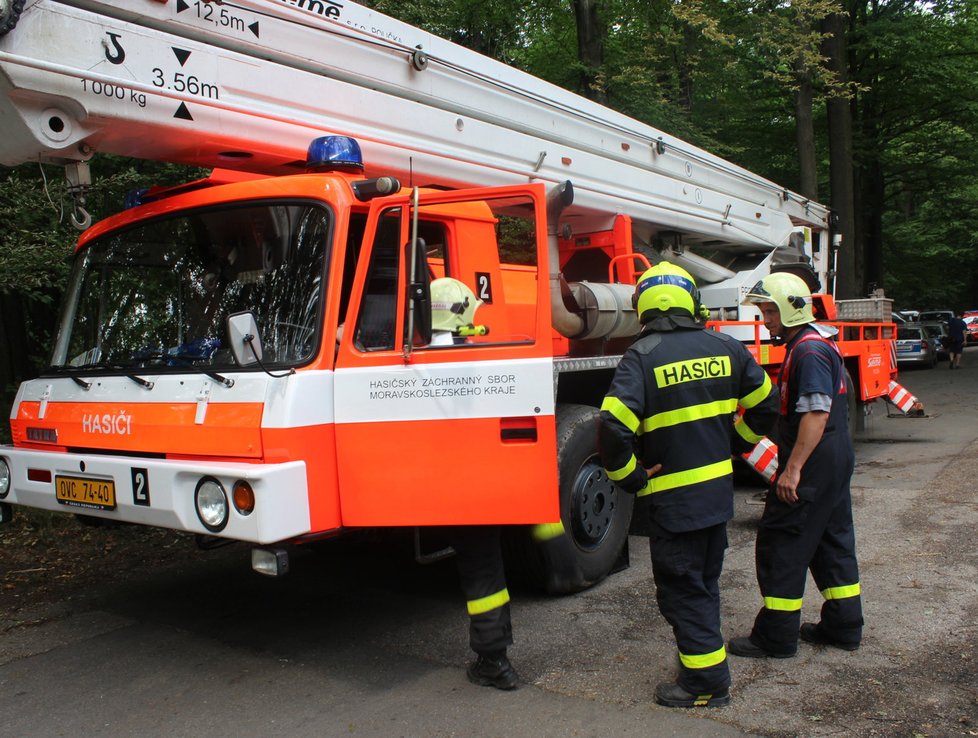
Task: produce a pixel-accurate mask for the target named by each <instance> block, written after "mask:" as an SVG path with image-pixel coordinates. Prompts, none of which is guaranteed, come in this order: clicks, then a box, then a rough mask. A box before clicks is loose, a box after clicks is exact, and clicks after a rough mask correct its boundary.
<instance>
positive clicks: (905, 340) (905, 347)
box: [896, 323, 937, 369]
mask: <svg viewBox="0 0 978 738" xmlns="http://www.w3.org/2000/svg"><path fill="white" fill-rule="evenodd" d="M935 344H936V342H935V341H934V339H933V338H932V337H931V336H930V335H928V333H927V331H926V329H925V328H924V326H922V325H921V324H920V323H904V324H903V325H900V326H897V337H896V356H897V364H900V365H908V366H909V365H916V366H925V367H927V368H929V369H932V368H933V367H935V366H937V346H936V345H935Z"/></svg>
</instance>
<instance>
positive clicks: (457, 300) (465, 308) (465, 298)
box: [431, 277, 482, 331]
mask: <svg viewBox="0 0 978 738" xmlns="http://www.w3.org/2000/svg"><path fill="white" fill-rule="evenodd" d="M481 304H482V301H481V300H478V299H476V296H475V294H473V292H472V290H470V289H469V288H468V287H467V286H466V285H465V284H464V283H463V282H460V281H458V280H457V279H452V278H451V277H440V278H439V279H435V280H433V281H432V282H431V327H432V329H433V330H436V331H456V330H458V329H459V328H463V327H465V326H467V325H472V321H473V319H474V318H475V311H476V308H478V307H479V306H480V305H481Z"/></svg>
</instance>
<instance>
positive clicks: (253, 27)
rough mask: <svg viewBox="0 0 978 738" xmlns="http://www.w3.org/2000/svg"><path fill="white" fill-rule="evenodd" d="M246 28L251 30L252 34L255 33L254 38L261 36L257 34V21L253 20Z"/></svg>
mask: <svg viewBox="0 0 978 738" xmlns="http://www.w3.org/2000/svg"><path fill="white" fill-rule="evenodd" d="M248 30H249V31H251V32H252V33H253V34H255V38H261V36H260V35H259V34H258V30H259V29H258V21H255V22H254V23H252V24H251V25H250V26H248Z"/></svg>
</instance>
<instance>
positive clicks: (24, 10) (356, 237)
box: [0, 0, 920, 591]
mask: <svg viewBox="0 0 978 738" xmlns="http://www.w3.org/2000/svg"><path fill="white" fill-rule="evenodd" d="M6 5H7V11H6V14H5V17H3V18H0V33H2V36H0V123H2V128H3V136H2V137H0V163H2V164H4V165H8V166H13V165H17V164H21V163H24V162H28V161H40V162H43V163H54V164H61V165H64V166H65V167H66V174H67V176H68V179H69V185H70V191H71V192H72V193H73V195H74V197H75V203H74V213H73V220H74V221H75V222H76V224H77V225H78V226H79V228H84V229H85V230H84V232H83V233H82V234H81V237H80V239H79V241H78V245H77V249H76V253H75V258H74V266H73V269H72V272H71V276H70V280H69V283H68V285H67V289H66V293H65V298H64V305H63V309H62V317H61V322H60V327H59V330H58V333H57V337H56V340H55V344H54V346H53V347H52V350H51V365H50V366H49V367H48V368H46V369H45V370H44V371H43V372H42V373H41V375H40V376H39V377H38V378H37V379H33V380H30V381H26V382H24V383H23V384H22V385H21V386H20V388H19V390H18V392H17V395H16V398H15V401H14V403H13V407H12V408H11V410H10V423H11V428H12V436H13V443H12V445H10V446H2V447H0V517H2V518H3V519H5V520H9V519H10V517H11V514H12V511H13V509H14V507H15V506H18V505H20V506H26V507H33V508H41V509H45V510H55V511H63V512H69V513H76V514H80V515H85V516H91V517H94V518H104V519H110V520H116V521H124V522H128V523H139V524H144V525H149V526H159V527H164V528H171V529H176V530H181V531H187V532H191V533H196V534H199V535H200V536H201V537H202V538H201V540H213V539H228V540H237V541H243V542H247V543H249V544H252V546H253V557H252V560H253V564H254V566H255V568H256V569H257V570H259V571H262V572H264V573H281V572H282V571H283V570H284V569H285V567H286V566H287V551H288V545H290V544H299V543H302V542H305V541H311V540H316V539H320V538H324V537H329V536H334V535H338V534H341V533H343V532H347V531H352V530H357V529H364V528H370V529H373V528H408V529H410V528H415V529H417V531H419V532H420V533H419V535H424V534H425V532H426V531H430V529H431V527H433V526H444V525H479V524H503V525H506V526H512V527H511V528H508V529H507V530H508V531H509V533H510V534H511V539H512V540H511V543H512V546H511V549H512V550H513V551H514V552H515V554H514V555H515V557H516V559H517V560H518V561H519V562H520V565H522V566H524V567H525V568H526V570H527V571H528V572H530V573H531V575H532V576H533V577H534V578H535V579H536V580H537V581H538V582H539V583H540V584H541V585H543V586H545V587H549V588H550V589H551V590H555V589H556V590H561V591H571V590H574V589H580V588H582V587H585V586H588V585H589V584H591V583H593V582H596V581H598V580H599V579H601V578H602V577H603V576H605V575H606V574H608V573H609V572H610V571H611V570H612V569H613V567H614V566H615V564H616V562H618V561H619V560H620V558H621V555H622V551H623V549H624V547H625V545H626V543H627V535H628V532H629V527H630V523H631V514H632V509H633V498H632V497H630V496H628V495H626V494H624V493H622V492H621V491H619V490H618V489H617V488H616V487H615V485H614V483H613V482H612V481H611V480H609V479H608V477H607V475H606V474H605V472H604V471H603V470H602V468H601V465H600V462H599V460H598V457H597V448H596V443H597V438H596V423H597V416H598V407H599V406H600V404H601V401H602V398H603V397H604V395H605V393H606V390H607V388H608V385H609V383H610V380H611V377H612V375H613V373H614V370H615V367H616V366H617V362H618V360H619V358H620V357H621V355H622V353H623V352H624V350H625V349H626V348H627V347H628V345H629V344H630V342H631V341H632V340H633V339H634V337H635V336H636V335H637V333H638V331H639V328H640V326H639V323H638V320H637V317H636V315H635V312H634V308H633V307H632V304H631V295H632V291H633V289H634V284H635V279H636V276H637V275H639V274H641V273H642V272H643V271H644V270H645V269H647V268H648V267H649V266H650V265H651V264H655V263H658V262H659V261H663V260H665V261H669V262H673V263H675V264H677V265H679V266H682V267H683V268H685V269H686V270H687V271H689V272H690V273H691V274H692V275H693V276H694V277H695V278H696V280H697V283H698V284H699V286H700V288H701V299H702V302H703V304H704V305H705V306H706V307H707V308H709V310H710V314H711V324H710V327H712V328H713V329H715V330H720V331H724V332H727V333H730V334H733V335H735V336H736V337H737V338H739V339H740V340H742V341H743V342H745V343H746V344H747V345H748V346H749V348H750V350H751V352H752V353H753V354H754V356H755V358H756V359H757V360H758V361H759V362H760V363H761V364H762V365H763V366H765V367H766V368H767V369H768V370H769V371H770V372H771V373H772V375H776V374H777V371H778V368H779V366H780V363H781V361H782V360H783V358H784V348H783V347H782V346H778V345H774V343H773V342H772V341H771V337H770V336H769V335H768V334H767V331H766V330H765V328H764V326H763V324H762V323H761V322H760V321H759V313H758V311H757V309H756V308H755V307H753V306H742V305H741V301H742V299H743V296H744V295H745V294H746V291H747V290H749V289H750V287H751V286H752V285H754V284H755V283H756V282H757V281H758V280H759V279H760V278H762V277H763V276H765V275H767V274H768V273H770V272H771V271H773V270H785V271H793V272H795V273H798V274H799V275H801V276H803V277H804V278H806V279H808V280H810V283H811V284H812V285H813V286H814V287H815V288H816V289H814V290H813V292H816V293H817V294H816V295H815V298H814V302H815V310H816V315H817V316H818V317H819V319H820V322H821V323H822V324H824V325H826V326H829V327H830V328H834V329H835V331H836V332H837V336H836V337H837V340H838V346H839V348H840V350H841V352H842V354H843V356H844V359H845V366H846V370H847V377H846V379H847V383H848V385H849V398H850V415H851V418H852V419H853V420H855V419H857V418H858V416H859V414H860V411H861V410H862V409H864V408H866V409H868V407H869V406H870V404H871V403H873V402H874V401H875V400H876V399H878V398H885V399H888V400H890V401H893V402H895V403H896V404H897V405H898V407H900V408H901V409H902V410H904V411H905V412H906V411H914V410H916V411H918V412H919V410H920V404H919V402H918V401H917V399H916V398H914V397H913V396H912V395H910V394H909V393H907V392H906V390H904V389H903V388H902V387H901V386H900V385H899V384H898V383H897V382H896V361H895V355H894V353H893V352H894V348H893V339H894V338H895V328H894V326H893V324H892V323H891V322H890V315H889V304H890V303H889V301H888V300H886V299H885V298H883V297H882V296H880V297H879V298H876V299H872V300H868V301H865V300H858V301H840V302H839V303H838V304H837V303H835V301H834V300H833V298H832V296H831V294H832V291H833V283H834V265H835V261H836V259H835V254H836V252H837V249H838V248H840V247H841V245H840V243H839V241H838V239H835V238H833V236H832V232H831V214H830V212H829V211H828V209H827V208H825V207H824V206H822V205H819V204H818V203H815V202H811V201H809V200H806V199H805V198H803V197H801V196H800V195H797V194H796V193H793V192H790V191H788V190H786V189H784V188H783V187H780V186H778V185H776V184H774V183H773V182H770V181H768V180H766V179H764V178H762V177H759V176H757V175H755V174H753V173H751V172H749V171H747V170H745V169H742V168H740V167H738V166H736V165H734V164H732V163H729V162H727V161H724V160H723V159H720V158H718V157H716V156H713V155H711V154H709V153H708V152H706V151H704V150H701V149H699V148H696V147H694V146H692V145H690V144H688V143H686V142H684V141H682V140H679V139H677V138H674V137H672V136H670V135H668V134H666V133H664V132H662V131H659V130H657V129H655V128H652V127H650V126H648V125H645V124H643V123H639V122H638V121H635V120H632V119H630V118H627V117H625V116H623V115H621V114H618V113H616V112H614V111H612V110H610V109H608V108H605V107H602V106H600V105H598V104H596V103H594V102H591V101H589V100H586V99H584V98H582V97H579V96H577V95H574V94H572V93H570V92H568V91H565V90H563V89H560V88H558V87H556V86H554V85H551V84H549V83H546V82H543V81H541V80H539V79H537V78H534V77H532V76H530V75H528V74H525V73H523V72H520V71H518V70H515V69H513V68H511V67H508V66H506V65H504V64H502V63H500V62H496V61H493V60H490V59H488V58H486V57H483V56H481V55H479V54H477V53H475V52H472V51H469V50H467V49H464V48H462V47H460V46H457V45H454V44H452V43H449V42H447V41H445V40H443V39H441V38H438V37H436V36H433V35H430V34H428V33H426V32H424V31H422V30H420V29H418V28H415V27H412V26H410V25H407V24H405V23H401V22H399V21H396V20H393V19H391V18H389V17H386V16H384V15H381V14H379V13H377V12H374V11H372V10H369V9H367V8H364V7H362V6H359V5H357V4H356V3H353V2H345V1H342V2H340V1H337V2H332V1H331V0H321V1H318V2H317V1H314V0H240V1H239V2H236V3H235V4H219V3H211V2H204V1H194V2H191V1H190V0H170V1H167V0H28V1H27V2H23V1H22V0H15V2H12V3H7V4H6ZM99 153H103V154H116V155H123V156H131V157H138V158H141V159H151V160H158V161H167V162H174V163H180V164H186V165H195V166H202V167H207V168H209V169H211V170H212V173H211V174H210V176H209V177H207V178H206V179H203V180H201V181H195V182H189V183H187V184H185V185H183V186H179V187H171V188H165V189H164V188H154V187H149V188H148V189H145V190H141V191H139V192H134V193H132V194H131V196H130V197H129V198H127V202H126V203H125V206H124V207H123V206H122V204H121V203H120V208H122V209H121V210H120V212H119V213H117V214H115V215H111V216H109V217H107V218H105V219H103V220H101V221H99V222H97V223H96V224H94V225H91V218H90V217H89V215H88V213H87V212H86V211H85V207H84V205H85V201H84V196H85V190H86V188H87V186H88V185H89V184H90V182H91V175H90V170H89V161H90V159H91V158H92V157H93V156H95V155H96V154H99ZM444 276H451V277H454V278H456V279H458V280H461V281H462V282H464V283H465V284H466V285H467V286H468V287H469V288H470V289H471V290H472V291H473V292H474V293H475V295H476V297H477V298H478V299H479V300H480V301H481V303H482V304H481V307H480V308H479V311H478V315H477V316H476V318H477V320H478V322H479V323H480V326H481V329H480V330H473V331H472V334H473V335H471V336H470V337H468V338H467V339H466V340H465V341H464V342H456V343H453V344H450V345H441V344H438V345H435V344H433V343H432V342H431V324H430V321H431V303H430V289H429V285H430V282H431V280H433V279H435V278H438V277H444ZM846 302H850V303H852V304H851V305H849V306H847V305H846ZM867 305H869V308H870V309H868V310H867V311H866V314H864V315H863V314H858V315H855V316H852V315H846V309H847V308H849V307H851V308H854V309H855V312H856V313H859V312H860V310H861V309H864V308H866V306H867ZM775 455H776V448H775V447H774V446H773V444H772V443H771V442H770V441H768V440H767V439H765V440H764V441H762V443H761V444H758V447H757V448H756V449H755V450H754V452H753V453H752V454H749V455H747V457H746V458H748V461H749V462H750V463H751V464H752V465H753V466H754V467H755V468H756V469H757V470H758V471H759V472H761V473H762V474H765V475H766V476H768V477H770V476H771V474H772V473H773V469H774V468H775V461H774V459H775ZM553 532H556V533H558V534H559V535H557V536H556V539H555V540H556V545H555V546H550V547H548V548H547V554H546V555H545V556H544V555H543V554H542V553H541V550H540V548H539V547H537V546H535V545H534V543H533V541H534V539H535V538H538V537H539V536H540V535H541V534H544V535H546V534H549V533H553ZM205 537H206V538H205ZM419 540H420V539H419ZM422 548H423V546H422V545H421V544H420V543H419V544H418V553H419V556H421V555H422V554H421V550H422ZM568 562H569V563H570V564H572V566H573V569H574V570H575V571H576V572H577V574H576V576H575V577H574V578H573V579H571V580H568V579H567V578H566V577H564V578H562V579H561V580H560V581H557V580H555V579H554V578H553V577H552V572H553V570H554V568H555V567H558V568H559V567H560V566H564V565H566V564H568ZM565 570H566V567H565Z"/></svg>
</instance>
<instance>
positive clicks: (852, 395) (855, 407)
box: [844, 369, 861, 438]
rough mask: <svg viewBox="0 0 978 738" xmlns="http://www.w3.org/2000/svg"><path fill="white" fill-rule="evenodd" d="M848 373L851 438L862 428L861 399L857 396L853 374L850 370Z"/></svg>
mask: <svg viewBox="0 0 978 738" xmlns="http://www.w3.org/2000/svg"><path fill="white" fill-rule="evenodd" d="M844 371H845V373H846V402H847V403H848V405H849V438H855V437H856V432H857V431H859V430H861V428H860V425H861V424H860V422H859V415H858V414H857V413H859V409H860V408H859V400H858V398H857V397H856V388H855V386H854V384H853V382H852V375H851V374H849V370H848V369H845V370H844Z"/></svg>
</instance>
